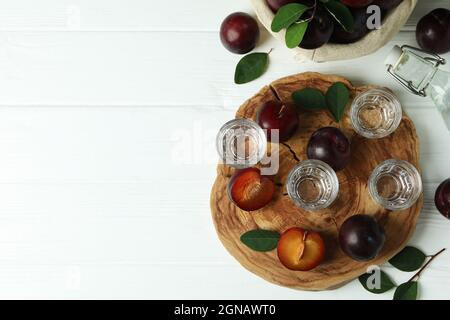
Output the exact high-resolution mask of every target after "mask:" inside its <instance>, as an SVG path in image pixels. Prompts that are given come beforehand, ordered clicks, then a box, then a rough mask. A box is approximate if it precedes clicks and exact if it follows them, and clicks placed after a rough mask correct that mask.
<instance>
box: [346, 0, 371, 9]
mask: <svg viewBox="0 0 450 320" xmlns="http://www.w3.org/2000/svg"><path fill="white" fill-rule="evenodd" d="M341 2H342V3H343V4H345V5H346V6H349V7H352V8H362V7H367V6H368V5H369V4H371V3H372V2H373V0H341Z"/></svg>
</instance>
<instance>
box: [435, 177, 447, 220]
mask: <svg viewBox="0 0 450 320" xmlns="http://www.w3.org/2000/svg"><path fill="white" fill-rule="evenodd" d="M434 203H435V204H436V208H437V209H438V210H439V212H440V213H441V214H442V215H443V216H444V217H446V218H447V219H450V178H449V179H447V180H445V181H444V182H442V183H441V184H440V185H439V187H438V188H437V190H436V194H435V196H434Z"/></svg>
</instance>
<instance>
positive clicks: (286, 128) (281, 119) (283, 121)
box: [256, 100, 298, 142]
mask: <svg viewBox="0 0 450 320" xmlns="http://www.w3.org/2000/svg"><path fill="white" fill-rule="evenodd" d="M256 122H257V123H258V124H259V125H260V127H261V128H263V129H267V140H268V141H271V140H272V134H271V130H279V142H284V141H287V140H289V139H290V138H291V137H292V135H293V134H294V133H295V131H296V130H297V127H298V115H297V111H296V110H295V108H294V107H293V106H292V105H290V104H283V103H281V102H280V101H275V100H274V101H268V102H266V103H264V104H263V105H262V106H261V108H260V109H259V111H258V113H257V115H256Z"/></svg>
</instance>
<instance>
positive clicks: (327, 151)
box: [307, 127, 351, 171]
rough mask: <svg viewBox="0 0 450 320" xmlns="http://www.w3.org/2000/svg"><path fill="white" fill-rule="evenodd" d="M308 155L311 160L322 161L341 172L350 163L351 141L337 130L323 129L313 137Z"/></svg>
mask: <svg viewBox="0 0 450 320" xmlns="http://www.w3.org/2000/svg"><path fill="white" fill-rule="evenodd" d="M307 155H308V158H309V159H316V160H321V161H323V162H325V163H327V164H328V165H330V166H331V167H332V168H333V169H334V170H335V171H339V170H342V169H344V168H345V167H346V166H347V164H348V163H349V162H350V155H351V153H350V141H349V140H348V139H347V137H346V136H345V135H344V134H343V133H342V132H341V131H340V130H339V129H337V128H334V127H326V128H322V129H319V130H317V131H316V132H314V133H313V135H312V136H311V139H310V140H309V142H308V147H307Z"/></svg>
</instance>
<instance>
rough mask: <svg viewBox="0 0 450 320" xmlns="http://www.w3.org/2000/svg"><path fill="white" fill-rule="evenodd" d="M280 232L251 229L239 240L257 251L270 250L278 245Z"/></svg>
mask: <svg viewBox="0 0 450 320" xmlns="http://www.w3.org/2000/svg"><path fill="white" fill-rule="evenodd" d="M278 240H280V234H279V233H278V232H276V231H268V230H261V229H256V230H251V231H248V232H246V233H244V234H243V235H242V236H241V242H242V243H243V244H245V245H246V246H247V247H249V248H250V249H253V250H255V251H259V252H266V251H272V250H273V249H275V248H276V247H277V245H278Z"/></svg>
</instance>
